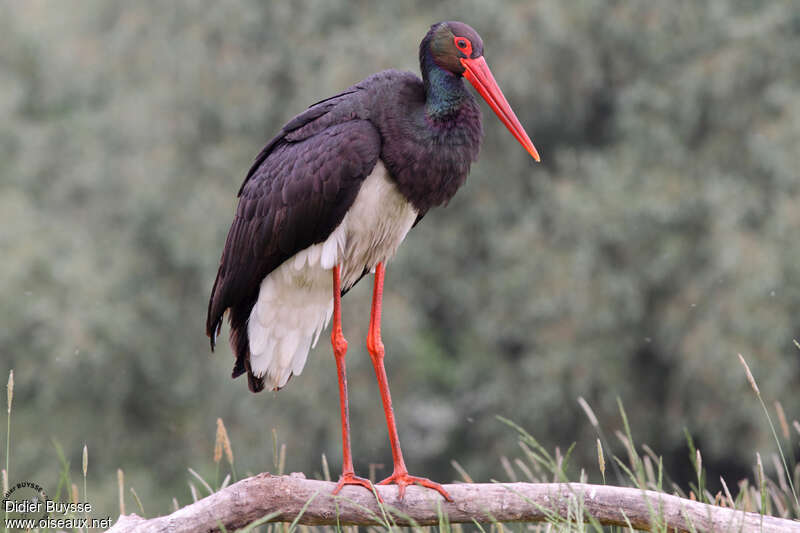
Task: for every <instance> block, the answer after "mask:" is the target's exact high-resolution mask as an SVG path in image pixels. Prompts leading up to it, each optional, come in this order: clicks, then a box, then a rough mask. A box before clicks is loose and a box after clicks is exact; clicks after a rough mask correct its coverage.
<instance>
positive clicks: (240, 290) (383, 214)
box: [206, 21, 540, 500]
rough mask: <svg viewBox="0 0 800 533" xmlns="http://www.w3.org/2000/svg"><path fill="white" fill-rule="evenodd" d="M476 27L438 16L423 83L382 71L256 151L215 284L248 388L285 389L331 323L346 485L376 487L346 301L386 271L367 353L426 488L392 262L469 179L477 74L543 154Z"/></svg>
mask: <svg viewBox="0 0 800 533" xmlns="http://www.w3.org/2000/svg"><path fill="white" fill-rule="evenodd" d="M483 52H484V47H483V41H482V40H481V38H480V36H479V35H478V33H477V32H476V31H475V30H474V29H473V28H471V27H470V26H469V25H467V24H465V23H463V22H457V21H443V22H438V23H436V24H433V25H432V26H431V27H430V29H429V31H428V32H427V34H426V35H425V37H424V38H423V39H422V42H421V43H420V46H419V63H420V70H421V74H422V78H420V77H419V76H417V75H416V74H413V73H410V72H401V71H398V70H384V71H382V72H379V73H376V74H373V75H371V76H369V77H367V78H365V79H364V80H362V81H360V82H358V83H356V84H355V85H353V86H351V87H349V88H347V89H345V90H344V91H342V92H340V93H339V94H336V95H335V96H331V97H330V98H326V99H324V100H321V101H319V102H317V103H316V104H313V105H312V106H310V107H309V108H308V109H306V110H305V111H303V112H302V113H300V114H299V115H297V116H295V117H294V118H292V119H291V120H289V121H288V122H287V123H286V124H285V125H284V126H283V127H282V128H281V130H280V131H279V132H278V133H277V134H276V135H275V136H274V137H273V138H272V139H271V140H270V141H269V142H268V143H267V144H266V146H265V147H264V148H263V149H262V150H261V152H260V153H259V154H258V156H257V157H256V159H255V161H254V163H253V164H252V167H251V168H250V170H249V172H248V173H247V175H246V177H245V179H244V182H243V183H242V185H241V187H240V189H239V192H238V205H237V208H236V212H235V216H234V218H233V222H232V223H231V226H230V230H229V232H228V236H227V239H226V241H225V246H224V249H223V251H222V256H221V259H220V264H219V269H218V271H217V276H216V279H215V281H214V285H213V288H212V290H211V296H210V299H209V304H208V316H207V320H206V333H207V335H208V336H209V337H210V342H211V349H212V351H213V349H214V346H215V344H216V341H217V336H218V335H219V333H220V331H221V328H222V323H223V316H224V315H225V313H226V312H227V313H228V321H229V326H230V344H231V348H232V351H233V354H234V356H235V363H234V367H233V372H232V377H234V378H236V377H238V376H241V375H244V374H246V375H247V382H248V386H249V389H250V390H251V391H252V392H259V391H261V390H264V389H265V388H270V389H273V390H279V389H281V388H282V387H284V386H285V385H286V384H287V382H288V381H289V379H290V378H291V377H292V376H297V375H299V374H300V373H301V372H302V370H303V367H304V366H305V364H306V359H307V357H308V354H309V350H310V349H311V348H312V347H313V346H314V345H316V343H317V341H318V339H319V337H320V335H321V333H322V331H323V330H324V329H325V328H326V327H327V324H328V323H329V322H330V319H331V318H333V325H332V328H331V345H332V348H333V354H334V359H335V362H336V369H337V376H338V382H339V410H340V416H341V429H342V450H343V461H342V475H341V477H340V478H339V481H338V483H337V485H336V487H335V490H334V493H338V492H339V491H340V490H341V488H342V487H344V486H346V485H357V486H363V487H365V488H367V489H370V490H372V484H371V483H370V482H369V481H368V480H366V479H364V478H362V477H359V476H357V475H355V471H354V468H353V460H352V454H351V446H350V423H349V416H348V397H347V391H348V389H347V376H346V367H345V356H346V353H347V340H346V339H345V338H344V335H343V333H342V323H341V298H342V296H343V295H344V294H345V293H346V292H347V291H348V290H350V289H351V288H352V287H353V285H355V284H356V283H357V282H358V281H359V280H361V279H362V278H363V277H364V276H366V275H368V274H371V273H374V281H373V295H372V306H371V311H370V324H369V330H368V335H367V351H368V352H369V355H370V359H371V361H372V364H373V366H374V369H375V373H376V377H377V380H378V385H379V388H380V394H381V399H382V403H383V410H384V415H385V417H386V424H387V428H388V431H389V440H390V444H391V449H392V460H393V472H392V475H391V476H389V477H388V478H386V479H385V480H383V481H381V482H380V483H379V484H394V485H397V487H398V496H399V497H400V498H402V497H403V495H404V493H405V488H406V487H407V486H408V485H411V484H419V485H422V486H423V487H427V488H430V489H433V490H436V491H438V492H439V493H440V494H441V495H442V496H443V497H444V498H445V499H447V500H451V498H450V495H449V494H448V493H447V491H446V490H445V489H444V488H443V487H442V485H441V484H439V483H436V482H434V481H431V480H430V479H427V478H424V477H419V476H412V475H410V474H409V472H408V469H407V467H406V464H405V461H404V458H403V454H402V451H401V448H400V441H399V437H398V433H397V427H396V424H395V417H394V411H393V408H392V400H391V395H390V392H389V385H388V379H387V375H386V370H385V368H384V357H385V346H384V344H383V341H382V340H381V334H380V324H381V308H382V300H383V288H384V279H385V273H386V263H387V262H388V261H389V260H390V259H391V258H392V257H393V256H394V254H395V252H396V250H397V248H398V246H399V245H400V243H401V242H402V241H403V240H404V239H405V237H406V235H407V233H408V232H409V230H410V229H411V228H412V227H414V226H415V225H416V224H418V223H419V222H420V220H421V219H422V218H423V217H424V216H425V214H426V213H427V212H428V211H429V210H430V209H431V208H433V207H437V206H441V205H443V204H446V203H447V202H448V201H449V200H450V199H451V198H452V197H453V195H454V194H455V193H456V191H457V190H458V189H459V188H460V187H461V186H462V185H463V184H464V182H465V180H466V178H467V174H468V173H469V169H470V165H471V164H472V163H473V162H474V161H475V160H476V159H477V156H478V152H479V150H480V145H481V140H482V138H483V126H482V121H481V111H480V107H479V105H478V102H477V100H476V99H475V97H474V96H473V95H472V93H471V92H470V90H468V88H467V87H466V85H465V84H464V80H465V79H466V81H468V82H469V83H470V84H471V85H472V86H473V87H474V88H475V89H476V90H477V92H478V94H479V95H480V96H481V97H483V99H484V100H485V101H486V102H487V103H488V104H489V106H490V107H491V109H492V110H493V111H494V112H495V113H496V114H497V116H498V117H499V119H500V120H501V121H502V122H503V123H504V124H505V126H506V127H507V128H508V130H509V131H510V132H511V134H512V135H513V136H514V137H515V138H516V139H517V141H518V142H519V143H520V144H521V145H522V146H523V147H524V149H525V150H526V151H527V152H528V153H529V154H530V155H531V156H532V157H533V158H534V159H535V160H536V161H537V162H538V161H540V157H539V154H538V152H537V151H536V148H535V147H534V145H533V143H532V142H531V140H530V137H529V136H528V134H527V133H526V132H525V130H524V128H523V127H522V125H521V124H520V122H519V120H518V119H517V117H516V115H515V114H514V111H513V110H512V109H511V106H510V105H509V103H508V101H507V100H506V98H505V96H504V95H503V93H502V91H501V90H500V88H499V86H498V84H497V82H496V81H495V79H494V76H493V75H492V72H491V70H490V69H489V67H488V64H487V62H486V60H485V59H484V55H483Z"/></svg>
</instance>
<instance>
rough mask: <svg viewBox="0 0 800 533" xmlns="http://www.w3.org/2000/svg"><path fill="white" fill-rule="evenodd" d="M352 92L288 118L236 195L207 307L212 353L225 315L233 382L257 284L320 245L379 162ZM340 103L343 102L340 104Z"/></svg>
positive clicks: (256, 383) (256, 381) (242, 367)
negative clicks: (355, 109)
mask: <svg viewBox="0 0 800 533" xmlns="http://www.w3.org/2000/svg"><path fill="white" fill-rule="evenodd" d="M352 93H353V91H349V92H347V93H343V94H342V95H339V96H338V97H334V98H333V99H329V100H325V101H323V102H321V103H319V104H317V105H315V106H313V107H311V108H309V109H308V110H307V111H305V112H304V113H302V114H301V115H298V116H297V117H295V118H294V119H292V120H291V121H290V122H289V123H288V124H287V125H286V126H284V128H283V129H282V130H281V132H280V134H279V135H278V136H277V137H275V138H274V139H273V140H272V141H270V142H269V144H267V146H266V147H265V148H264V149H263V150H262V151H261V153H260V154H259V156H258V157H257V158H256V161H255V163H254V164H253V167H252V168H251V169H250V172H249V173H248V174H247V178H245V181H244V183H243V184H242V187H241V189H240V190H239V205H238V207H237V209H236V215H235V216H234V219H233V223H232V224H231V228H230V231H229V232H228V238H227V241H226V243H225V249H224V250H223V252H222V259H221V260H220V266H219V270H218V272H217V278H216V281H215V282H214V288H213V289H212V291H211V298H210V300H209V303H208V317H207V320H206V333H207V334H208V335H209V337H210V338H211V347H212V349H213V347H214V344H215V341H216V335H217V334H218V333H219V330H220V328H221V326H222V317H223V314H224V313H225V311H226V310H228V309H230V313H229V320H230V326H231V346H232V348H233V350H234V352H235V354H236V364H235V366H234V369H233V377H237V376H239V375H241V374H243V373H244V372H246V371H247V372H248V382H249V386H250V389H251V390H253V391H254V392H257V391H259V390H261V389H263V387H264V385H263V380H261V379H260V378H256V377H254V376H253V375H252V374H251V373H250V372H249V366H250V361H249V359H250V351H249V340H248V338H247V319H248V318H249V316H250V311H251V310H252V307H253V305H254V304H255V302H256V300H257V298H258V291H259V287H260V284H261V281H262V280H263V279H264V277H265V276H267V274H269V273H270V272H272V271H273V270H274V269H275V268H277V267H278V266H279V265H280V264H281V263H283V262H284V261H285V260H286V259H288V258H290V257H291V256H293V255H294V254H296V253H297V252H299V251H300V250H303V249H305V248H307V247H309V246H311V245H312V244H316V243H320V242H323V241H324V240H325V239H327V237H328V236H329V235H330V234H331V233H332V232H333V230H334V229H336V227H337V226H338V225H339V223H340V222H341V221H342V219H343V218H344V215H345V213H346V212H347V210H348V209H349V208H350V206H351V205H352V203H353V201H354V200H355V197H356V194H357V193H358V190H359V188H360V187H361V184H362V182H363V181H364V179H365V178H366V177H367V176H368V175H369V173H370V172H371V171H372V169H373V168H374V167H375V164H376V162H377V160H378V156H379V154H380V149H381V140H380V136H379V134H378V131H377V130H376V129H375V127H374V126H373V125H372V124H371V123H370V122H369V121H367V120H363V119H359V118H358V115H357V114H356V113H353V112H352V111H348V108H351V107H352V105H348V104H349V102H347V101H346V100H347V99H349V98H351V97H352ZM342 99H345V101H344V102H343V101H342Z"/></svg>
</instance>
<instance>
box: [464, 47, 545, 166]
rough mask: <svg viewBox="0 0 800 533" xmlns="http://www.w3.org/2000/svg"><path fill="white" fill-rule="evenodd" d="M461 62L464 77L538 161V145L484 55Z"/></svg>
mask: <svg viewBox="0 0 800 533" xmlns="http://www.w3.org/2000/svg"><path fill="white" fill-rule="evenodd" d="M461 64H462V65H464V68H465V69H466V70H465V71H464V77H465V78H467V80H468V81H469V82H470V83H471V84H472V85H473V87H475V89H476V90H477V91H478V92H479V93H480V95H481V96H483V99H484V100H486V103H487V104H489V106H491V108H492V109H493V110H494V112H495V113H497V116H498V117H499V118H500V120H502V121H503V124H505V125H506V128H508V131H510V132H511V134H512V135H513V136H514V137H515V138H516V139H517V140H518V141H519V142H520V144H521V145H522V146H524V147H525V149H526V150H527V151H528V153H529V154H531V155H532V156H533V158H534V159H535V160H536V161H537V162H538V161H539V152H537V151H536V147H535V146H533V143H532V142H531V139H530V137H528V134H527V133H525V129H524V128H523V127H522V124H520V123H519V119H517V115H515V114H514V111H513V110H512V109H511V106H510V105H508V100H506V97H505V96H503V92H502V91H501V90H500V87H498V85H497V82H496V81H495V79H494V76H492V71H491V70H489V65H487V64H486V60H485V59H483V56H481V57H476V58H474V59H472V58H462V59H461Z"/></svg>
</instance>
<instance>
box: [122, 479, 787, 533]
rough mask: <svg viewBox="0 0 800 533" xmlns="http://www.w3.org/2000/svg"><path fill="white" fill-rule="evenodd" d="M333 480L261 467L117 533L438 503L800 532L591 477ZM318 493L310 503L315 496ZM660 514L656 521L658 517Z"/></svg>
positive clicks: (404, 512) (479, 510)
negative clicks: (412, 482) (433, 486)
mask: <svg viewBox="0 0 800 533" xmlns="http://www.w3.org/2000/svg"><path fill="white" fill-rule="evenodd" d="M334 486H335V485H334V483H331V482H326V481H315V480H308V479H305V478H304V477H303V475H302V474H292V475H291V476H272V475H270V474H266V473H265V474H259V475H257V476H254V477H251V478H247V479H243V480H242V481H239V482H238V483H235V484H233V485H231V486H230V487H227V488H225V489H223V490H221V491H219V492H217V493H215V494H212V495H211V496H208V497H206V498H203V499H202V500H199V501H197V502H196V503H193V504H192V505H188V506H186V507H184V508H183V509H180V510H178V511H175V512H174V513H172V514H170V515H167V516H161V517H158V518H152V519H149V520H148V519H144V518H141V517H139V516H136V515H135V514H130V515H123V516H120V518H119V520H118V521H117V523H116V524H115V525H114V527H112V528H111V529H110V530H109V531H110V532H113V533H129V532H134V531H135V532H162V531H169V532H172V533H181V532H187V533H188V532H196V531H218V530H220V529H221V527H222V526H224V528H225V529H226V530H232V529H235V528H239V527H243V526H245V525H247V524H250V523H252V522H254V521H256V520H259V519H262V518H263V517H265V516H268V515H270V514H273V513H274V515H273V516H272V517H271V518H270V519H269V520H268V521H270V522H291V521H293V520H295V519H296V518H297V516H298V515H299V514H300V513H301V511H302V510H303V508H304V506H306V505H307V504H308V505H307V507H306V508H305V511H304V512H303V514H302V516H301V517H300V519H299V521H298V523H300V524H307V525H323V524H328V525H335V524H337V523H338V524H341V525H347V524H356V525H370V524H380V523H384V524H386V523H388V524H396V525H415V524H416V525H420V526H425V525H435V524H438V523H439V510H440V509H441V511H442V512H443V513H444V514H446V515H447V517H448V520H449V521H450V522H451V523H456V522H473V521H478V522H490V521H494V520H496V521H499V522H543V521H545V520H547V519H548V517H550V518H553V517H560V519H566V518H567V517H569V518H570V519H571V520H575V519H576V516H584V517H586V516H591V517H593V518H594V519H596V520H597V521H598V522H599V523H601V524H604V525H620V526H627V525H628V524H630V525H631V526H633V527H634V528H636V529H642V530H652V529H653V528H654V527H656V525H657V521H660V520H663V521H664V522H666V525H667V526H668V528H669V530H670V531H675V530H677V531H697V532H701V531H742V532H748V531H770V532H776V533H781V532H786V533H789V532H794V533H800V522H797V521H793V520H786V519H781V518H775V517H771V516H761V515H759V514H756V513H745V512H744V511H736V510H733V509H729V508H724V507H716V506H713V505H707V504H703V503H699V502H696V501H692V500H686V499H683V498H679V497H677V496H671V495H669V494H663V493H658V492H653V491H643V490H639V489H635V488H624V487H611V486H606V485H588V484H584V483H468V484H455V485H446V489H447V491H448V492H449V493H450V495H451V496H452V497H453V500H454V501H453V502H445V501H444V500H443V499H442V498H441V496H439V494H438V493H436V492H435V491H432V490H427V489H423V488H421V487H416V486H414V487H408V489H407V491H406V495H405V498H404V499H403V500H399V499H398V498H397V487H393V486H388V487H383V486H382V487H377V490H378V492H379V493H380V495H381V496H382V498H383V500H384V502H385V503H384V505H383V507H382V508H381V507H380V506H379V505H378V503H377V501H376V499H375V497H374V496H373V495H372V494H370V493H369V492H368V491H366V490H365V489H363V488H361V487H349V486H348V487H345V488H344V489H343V490H342V491H341V493H340V495H339V496H332V495H331V491H332V490H333V488H334ZM309 500H311V502H310V504H309V503H308V502H309ZM654 522H655V523H654Z"/></svg>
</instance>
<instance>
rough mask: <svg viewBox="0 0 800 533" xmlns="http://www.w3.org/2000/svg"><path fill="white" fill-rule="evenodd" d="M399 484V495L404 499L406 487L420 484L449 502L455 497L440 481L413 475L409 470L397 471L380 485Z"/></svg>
mask: <svg viewBox="0 0 800 533" xmlns="http://www.w3.org/2000/svg"><path fill="white" fill-rule="evenodd" d="M392 484H394V485H397V495H398V497H399V498H400V499H401V500H402V499H403V496H405V494H406V487H407V486H409V485H420V486H423V487H425V488H428V489H433V490H435V491H436V492H438V493H439V494H441V495H442V496H444V499H445V500H447V501H448V502H452V501H453V498H451V497H450V495H449V494H448V493H447V491H446V490H444V487H443V486H441V485H440V484H439V483H436V482H435V481H431V480H430V479H428V478H426V477H417V476H411V475H409V474H408V472H395V473H394V474H392V475H391V476H389V477H387V478H386V479H384V480H383V481H381V482H379V483H378V485H392Z"/></svg>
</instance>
